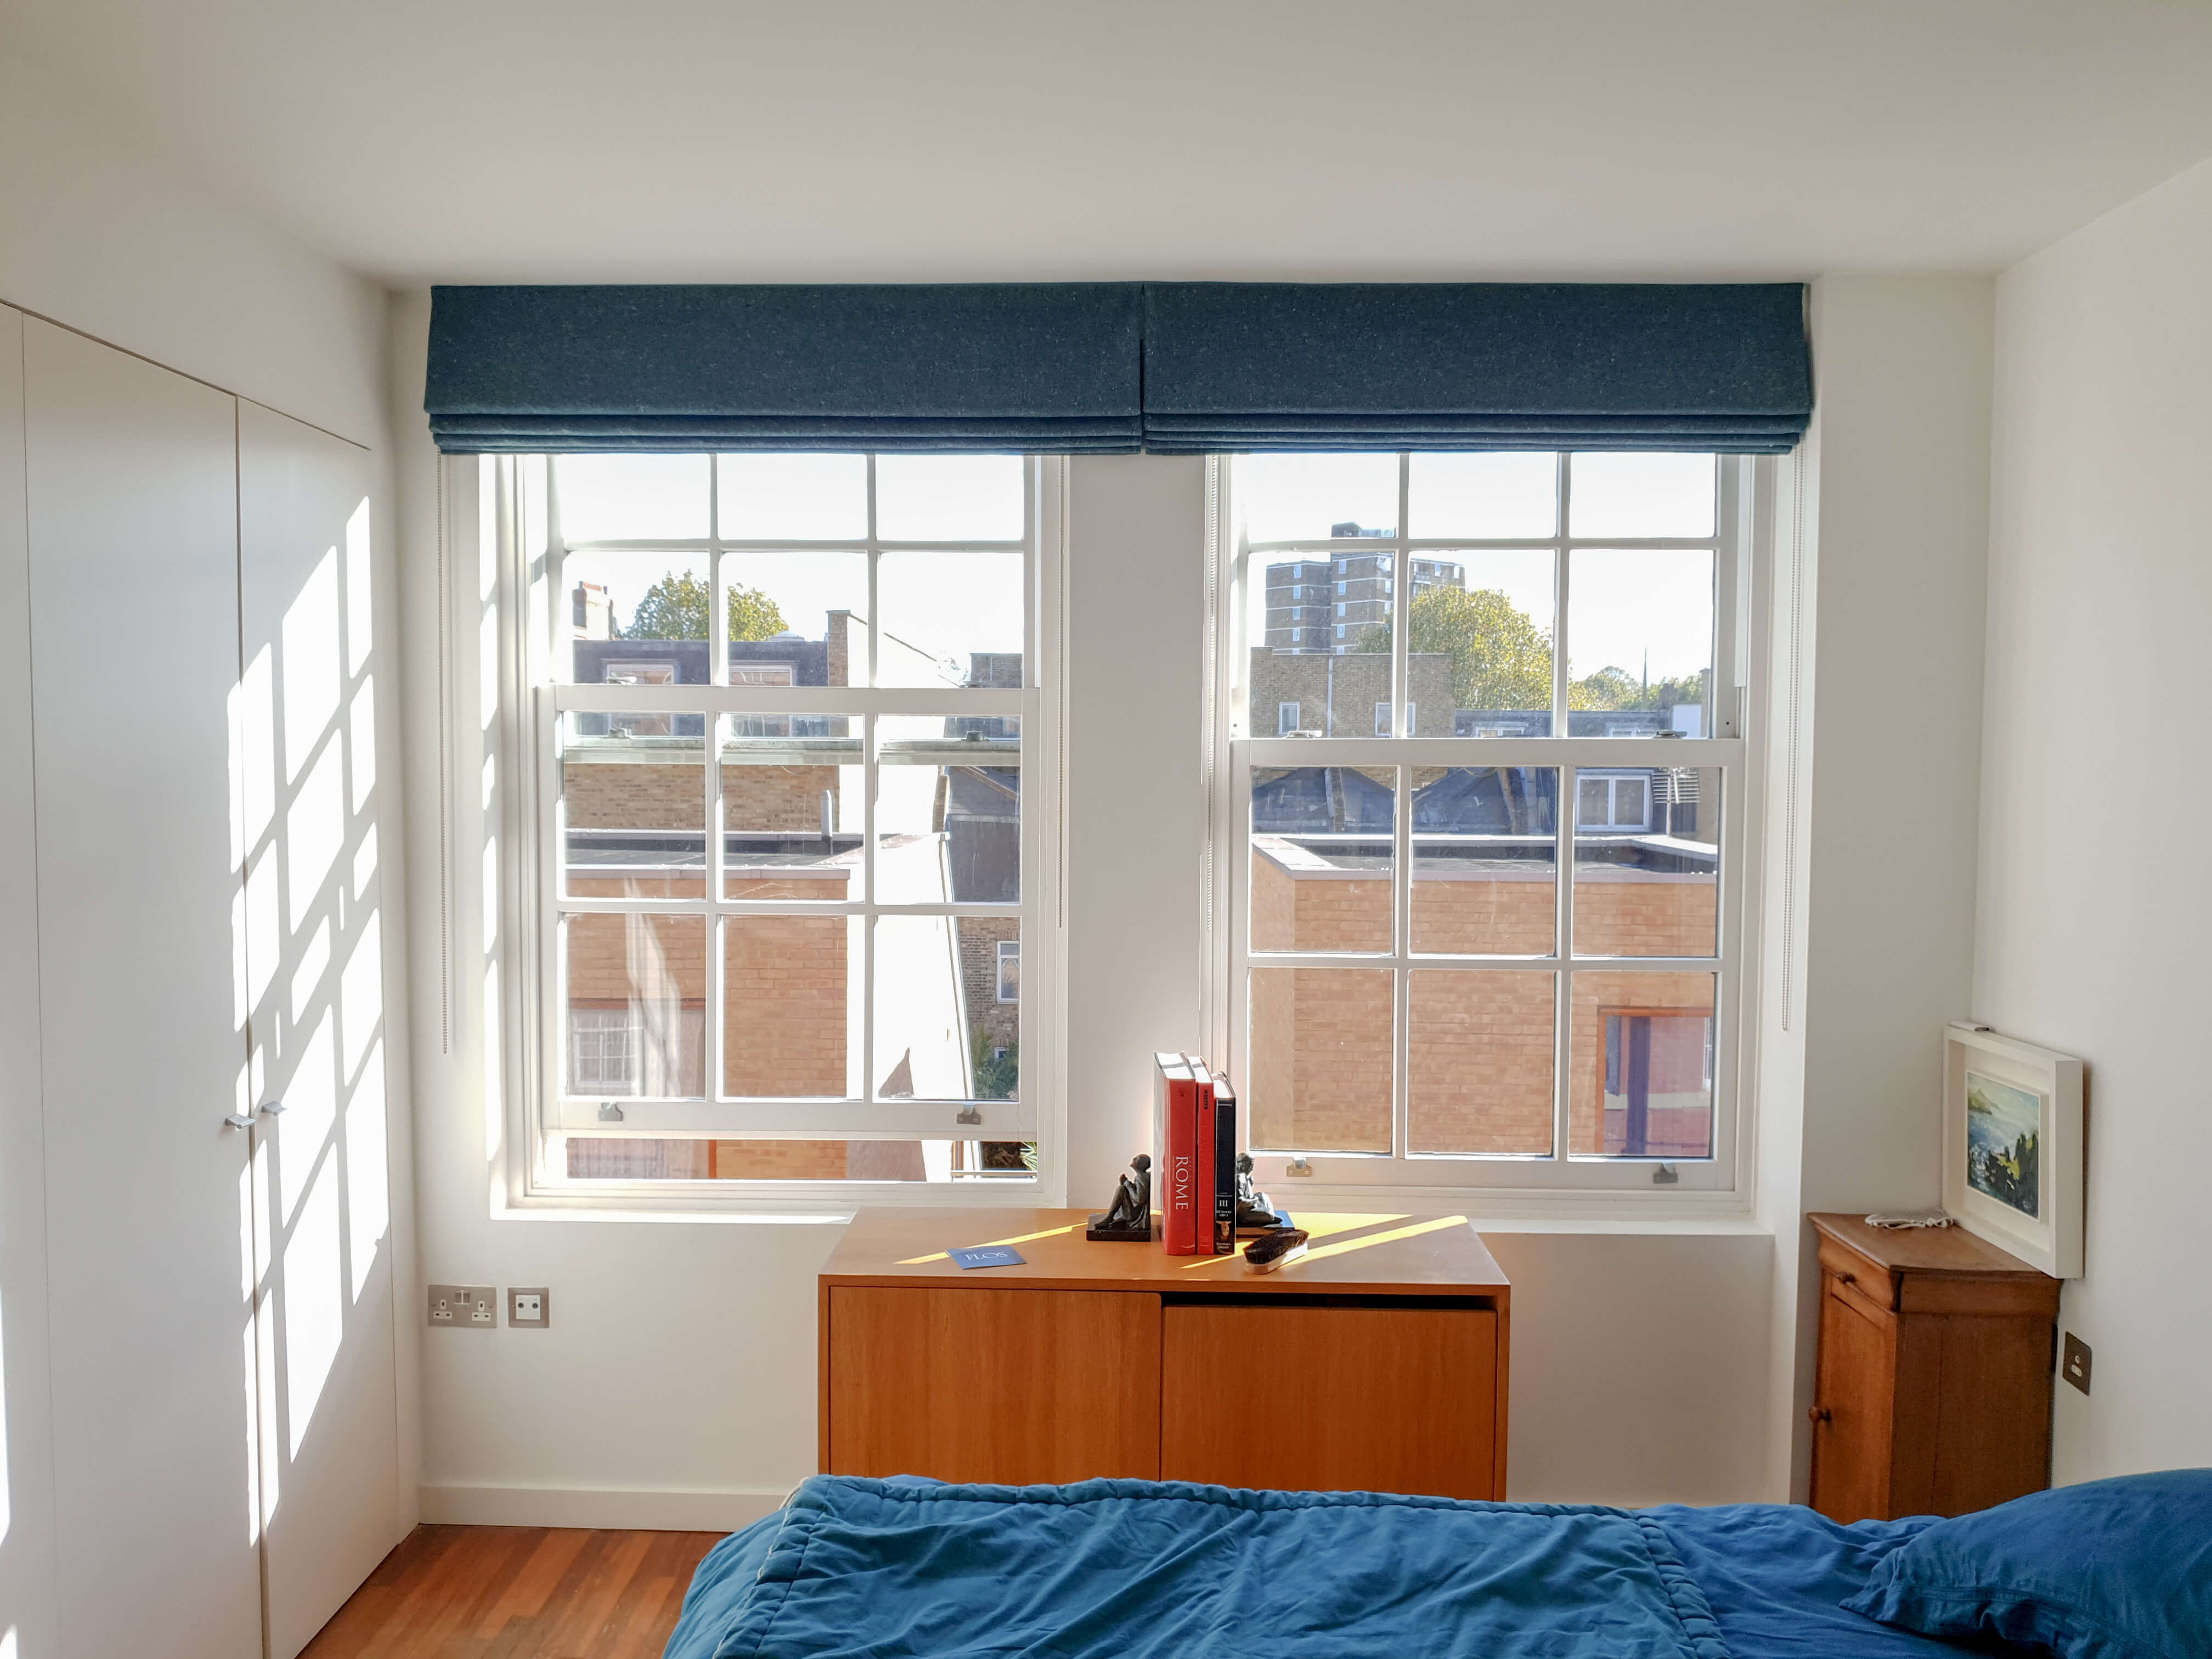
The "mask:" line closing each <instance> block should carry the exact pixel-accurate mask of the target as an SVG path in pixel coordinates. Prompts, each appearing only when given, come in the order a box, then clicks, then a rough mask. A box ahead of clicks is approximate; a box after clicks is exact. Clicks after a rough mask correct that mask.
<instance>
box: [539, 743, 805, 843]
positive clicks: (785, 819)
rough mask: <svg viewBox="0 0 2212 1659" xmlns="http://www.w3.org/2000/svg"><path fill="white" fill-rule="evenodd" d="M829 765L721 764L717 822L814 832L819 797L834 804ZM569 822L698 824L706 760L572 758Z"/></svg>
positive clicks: (592, 825) (565, 795) (589, 825)
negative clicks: (689, 762) (684, 763)
mask: <svg viewBox="0 0 2212 1659" xmlns="http://www.w3.org/2000/svg"><path fill="white" fill-rule="evenodd" d="M837 772H838V769H837V768H836V767H834V766H725V767H724V768H723V769H722V827H723V828H724V829H750V830H757V831H764V832H772V833H775V834H779V835H795V836H811V835H815V834H817V833H818V832H819V831H820V829H821V828H822V797H823V794H824V793H828V794H829V797H830V805H831V812H832V815H833V820H834V815H835V812H836V795H837ZM561 791H562V799H563V800H564V803H565V805H566V806H567V810H568V824H569V827H570V828H572V829H702V828H704V827H705V824H706V822H707V775H706V770H705V769H704V767H703V766H682V765H671V766H662V765H659V764H652V765H645V764H632V763H628V762H616V761H572V762H570V763H568V764H567V765H566V766H565V767H563V768H562V780H561Z"/></svg>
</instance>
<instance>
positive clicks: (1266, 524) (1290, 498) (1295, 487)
mask: <svg viewBox="0 0 2212 1659" xmlns="http://www.w3.org/2000/svg"><path fill="white" fill-rule="evenodd" d="M1236 466H1237V495H1238V498H1239V500H1240V501H1242V503H1243V513H1244V534H1245V537H1246V538H1247V539H1249V540H1250V541H1252V542H1255V543H1258V542H1291V541H1297V542H1310V541H1325V540H1328V538H1331V537H1369V536H1395V535H1396V534H1397V533H1398V529H1397V526H1398V458H1397V457H1396V456H1395V455H1331V454H1319V455H1239V456H1238V457H1237V461H1236Z"/></svg>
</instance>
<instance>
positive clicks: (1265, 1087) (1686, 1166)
mask: <svg viewBox="0 0 2212 1659" xmlns="http://www.w3.org/2000/svg"><path fill="white" fill-rule="evenodd" d="M1218 465H1219V466H1220V468H1221V470H1222V471H1223V473H1224V474H1225V477H1224V480H1223V483H1224V489H1223V491H1222V496H1223V501H1224V505H1223V509H1222V513H1223V517H1222V523H1221V528H1222V531H1223V538H1224V544H1225V546H1227V547H1228V548H1230V549H1231V552H1232V556H1231V558H1230V559H1228V560H1227V561H1225V565H1226V568H1225V572H1224V582H1225V592H1224V595H1223V604H1222V605H1221V606H1220V609H1219V612H1218V614H1219V616H1220V617H1221V619H1222V634H1221V636H1220V638H1219V640H1218V653H1219V655H1220V658H1221V659H1222V667H1221V671H1220V680H1219V682H1218V684H1219V690H1220V693H1221V696H1222V699H1223V707H1224V708H1225V720H1224V721H1223V725H1222V729H1221V735H1220V746H1219V748H1218V750H1217V753H1218V766H1217V771H1216V776H1217V778H1218V780H1219V782H1218V789H1219V791H1220V794H1219V799H1218V805H1217V808H1216V811H1217V814H1218V817H1219V819H1220V820H1222V821H1223V822H1225V823H1226V824H1227V825H1229V826H1231V827H1230V828H1228V829H1225V832H1224V834H1225V836H1226V837H1227V838H1226V839H1225V841H1224V842H1221V843H1220V845H1221V848H1222V855H1223V856H1225V857H1226V858H1227V859H1228V860H1229V864H1230V867H1231V871H1232V872H1233V873H1232V875H1231V882H1230V893H1229V898H1228V902H1227V904H1226V905H1225V907H1218V908H1217V909H1216V911H1215V913H1214V921H1213V938H1214V948H1213V953H1212V961H1213V963H1214V972H1215V974H1216V975H1217V976H1218V977H1217V981H1216V983H1217V985H1218V998H1217V1006H1218V1008H1219V1010H1220V1011H1221V1012H1220V1014H1219V1016H1218V1018H1219V1022H1220V1026H1219V1035H1218V1043H1219V1046H1220V1047H1221V1048H1222V1049H1223V1050H1224V1051H1225V1052H1226V1053H1227V1054H1229V1055H1230V1056H1231V1066H1230V1069H1231V1075H1232V1078H1233V1079H1234V1080H1235V1081H1236V1082H1237V1085H1239V1088H1240V1091H1241V1093H1242V1096H1243V1100H1244V1103H1245V1111H1246V1114H1247V1121H1248V1123H1249V1135H1250V1141H1251V1146H1252V1148H1253V1151H1254V1152H1255V1156H1257V1157H1258V1158H1260V1159H1261V1172H1262V1174H1263V1176H1268V1178H1270V1179H1273V1178H1275V1176H1274V1174H1273V1170H1280V1169H1281V1167H1282V1164H1280V1163H1278V1164H1274V1165H1273V1169H1272V1170H1271V1168H1270V1165H1269V1162H1268V1160H1269V1159H1271V1158H1273V1159H1279V1160H1283V1161H1285V1162H1287V1161H1288V1160H1290V1159H1291V1158H1299V1159H1303V1160H1304V1169H1306V1170H1312V1171H1314V1172H1315V1174H1316V1175H1317V1176H1319V1177H1320V1180H1319V1182H1316V1189H1317V1190H1326V1189H1327V1188H1328V1187H1329V1186H1332V1185H1333V1186H1337V1187H1346V1188H1349V1187H1358V1186H1363V1185H1371V1184H1374V1183H1376V1182H1393V1183H1401V1184H1404V1183H1412V1184H1417V1185H1428V1186H1433V1187H1443V1188H1470V1189H1474V1188H1481V1189H1487V1188H1501V1187H1504V1188H1526V1187H1532V1186H1533V1187H1540V1188H1541V1187H1553V1188H1584V1189H1592V1188H1594V1189H1598V1190H1619V1189H1623V1188H1635V1187H1645V1188H1648V1187H1649V1186H1650V1185H1651V1184H1652V1183H1653V1182H1654V1180H1655V1169H1656V1166H1657V1165H1660V1164H1665V1166H1666V1168H1665V1169H1664V1170H1661V1171H1658V1175H1657V1178H1658V1179H1659V1180H1660V1181H1661V1182H1662V1184H1663V1185H1665V1186H1666V1187H1668V1188H1670V1189H1680V1190H1685V1191H1696V1190H1700V1189H1702V1190H1706V1191H1711V1190H1713V1189H1716V1188H1726V1187H1728V1186H1729V1185H1731V1184H1732V1183H1733V1182H1734V1180H1735V1154H1734V1147H1735V1106H1736V1086H1737V1065H1736V1061H1737V1055H1736V1053H1735V1045H1736V1043H1737V1042H1738V1037H1737V1030H1738V1021H1737V1008H1738V1006H1739V1000H1740V993H1739V985H1738V975H1739V969H1740V963H1741V949H1742V940H1743V937H1744V933H1743V922H1742V914H1741V913H1742V910H1743V905H1742V902H1741V895H1742V894H1743V892H1744V891H1745V890H1746V886H1745V872H1746V867H1747V861H1748V854H1749V850H1750V848H1751V847H1752V846H1753V837H1752V836H1751V835H1750V832H1749V830H1748V829H1747V824H1746V822H1745V820H1746V818H1747V808H1748V801H1747V799H1745V792H1744V791H1743V789H1742V787H1741V781H1742V769H1743V768H1744V766H1745V765H1746V763H1747V735H1748V734H1747V732H1745V731H1744V730H1743V726H1742V722H1743V718H1744V711H1745V710H1746V709H1747V708H1751V707H1753V706H1754V704H1753V699H1752V697H1751V696H1750V690H1751V684H1750V675H1751V672H1752V670H1753V665H1754V663H1755V662H1756V660H1757V659H1758V652H1757V649H1756V645H1757V641H1758V638H1759V627H1758V623H1757V621H1756V619H1755V618H1753V617H1751V616H1750V613H1749V606H1748V603H1747V598H1746V595H1747V592H1748V591H1749V590H1748V581H1749V575H1750V570H1751V566H1752V562H1753V559H1754V558H1755V557H1756V556H1758V550H1757V549H1756V548H1754V547H1753V546H1750V545H1746V544H1741V537H1740V536H1739V533H1738V531H1737V528H1736V526H1738V525H1739V524H1740V523H1741V522H1742V521H1744V520H1745V519H1746V518H1747V514H1745V513H1743V512H1742V511H1741V502H1742V501H1743V500H1744V499H1745V495H1746V492H1747V491H1748V490H1749V489H1751V487H1752V483H1753V468H1754V466H1755V465H1757V464H1756V463H1754V462H1753V461H1752V460H1751V459H1747V458H1741V457H1732V456H1714V455H1711V454H1690V453H1641V452H1619V453H1614V452H1605V453H1535V452H1528V453H1522V452H1499V453H1400V454H1388V453H1329V454H1310V455H1288V454H1281V455H1277V454H1267V455H1250V456H1237V457H1235V458H1233V459H1228V460H1225V461H1222V462H1220V463H1218ZM1377 526H1379V527H1377ZM1353 537H1357V538H1359V541H1360V543H1361V546H1360V548H1359V550H1358V552H1357V553H1356V554H1354V553H1352V551H1350V550H1348V549H1347V548H1346V542H1347V540H1348V539H1349V538H1353ZM1325 553H1326V554H1329V555H1332V556H1334V559H1335V564H1334V568H1335V569H1336V570H1337V571H1338V572H1339V573H1340V575H1341V576H1342V579H1343V580H1345V581H1346V583H1347V584H1348V588H1347V589H1346V590H1340V591H1341V593H1342V597H1341V600H1340V603H1341V604H1342V605H1343V606H1344V607H1346V621H1345V623H1342V624H1340V625H1339V626H1338V627H1337V628H1336V629H1335V630H1334V637H1330V638H1327V639H1324V640H1322V641H1316V643H1315V644H1313V645H1311V646H1308V645H1306V644H1305V643H1304V641H1301V640H1294V639H1291V638H1289V637H1287V636H1285V635H1282V634H1280V633H1269V632H1266V631H1263V620H1262V612H1261V604H1260V601H1259V599H1257V597H1256V596H1257V595H1258V594H1260V593H1261V592H1262V591H1263V590H1264V588H1265V586H1267V582H1268V581H1269V580H1271V573H1272V572H1273V571H1274V570H1275V569H1276V568H1278V567H1279V566H1283V565H1286V564H1298V563H1302V562H1306V561H1310V560H1311V559H1313V558H1315V557H1316V556H1322V555H1323V554H1325ZM1399 569H1402V570H1404V571H1405V572H1406V573H1407V581H1405V582H1403V583H1395V582H1394V581H1392V580H1390V577H1391V576H1392V574H1393V573H1394V572H1395V571H1397V570H1399ZM1347 572H1348V574H1346V573H1347ZM1292 701H1295V702H1297V704H1298V707H1299V709H1300V711H1301V714H1302V716H1303V718H1302V720H1301V722H1300V724H1301V726H1303V727H1304V729H1305V730H1306V731H1307V732H1310V733H1311V734H1312V735H1310V736H1307V737H1305V738H1300V739H1298V740H1297V741H1296V742H1291V741H1288V740H1285V728H1284V727H1283V726H1282V724H1281V721H1280V718H1279V714H1278V716H1277V718H1276V720H1274V722H1273V725H1274V730H1273V732H1268V731H1267V730H1265V729H1264V726H1263V724H1262V722H1261V721H1259V720H1253V719H1251V718H1249V717H1248V714H1247V711H1248V710H1250V711H1279V710H1280V709H1282V708H1285V707H1286V706H1287V705H1288V704H1289V703H1290V702H1292ZM1370 715H1371V719H1370ZM1370 733H1371V735H1370ZM1659 750H1664V751H1665V755H1664V763H1663V764H1656V763H1655V760H1656V756H1657V751H1659Z"/></svg>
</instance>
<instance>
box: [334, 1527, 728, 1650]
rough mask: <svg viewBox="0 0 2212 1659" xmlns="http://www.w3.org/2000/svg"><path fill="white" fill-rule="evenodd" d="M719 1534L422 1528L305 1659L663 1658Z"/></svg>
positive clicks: (376, 1574)
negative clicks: (695, 1573)
mask: <svg viewBox="0 0 2212 1659" xmlns="http://www.w3.org/2000/svg"><path fill="white" fill-rule="evenodd" d="M721 1536H722V1534H720V1533H715V1532H589V1531H585V1530H582V1529H580V1528H550V1527H417V1528H416V1529H415V1530H414V1531H413V1532H412V1533H411V1534H409V1535H408V1537H407V1539H406V1540H405V1541H404V1542H403V1543H402V1544H401V1545H400V1546H399V1547H398V1549H396V1550H394V1551H392V1553H391V1554H390V1555H388V1556H386V1557H385V1559H384V1565H382V1566H380V1567H379V1568H378V1569H377V1570H376V1571H375V1572H374V1573H373V1574H371V1575H370V1576H369V1580H368V1583H365V1584H363V1585H362V1587H361V1588H360V1589H357V1590H356V1591H355V1592H354V1595H353V1599H352V1600H351V1601H348V1602H347V1603H346V1604H345V1606H344V1607H341V1608H339V1609H338V1613H337V1617H336V1618H334V1619H332V1620H331V1622H330V1623H329V1624H327V1625H325V1626H324V1627H323V1632H322V1634H321V1635H319V1636H318V1637H316V1638H315V1639H314V1640H313V1641H312V1642H310V1643H309V1644H307V1650H306V1652H305V1653H304V1654H303V1655H302V1656H301V1659H660V1650H661V1649H662V1648H663V1647H665V1645H666V1644H667V1642H668V1632H670V1631H671V1629H673V1628H674V1627H675V1624H676V1614H677V1612H678V1609H679V1608H680V1607H682V1606H683V1603H684V1590H685V1589H686V1588H688V1587H689V1586H690V1583H691V1570H692V1569H693V1568H694V1567H696V1566H697V1565H699V1558H700V1557H701V1556H702V1555H704V1554H706V1553H707V1552H708V1549H709V1548H710V1547H713V1545H714V1542H715V1541H716V1540H717V1539H719V1538H720V1537H721Z"/></svg>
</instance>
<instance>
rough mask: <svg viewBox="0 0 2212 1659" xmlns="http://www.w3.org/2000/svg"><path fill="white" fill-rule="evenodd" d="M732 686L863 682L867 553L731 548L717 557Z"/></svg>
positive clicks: (866, 676)
mask: <svg viewBox="0 0 2212 1659" xmlns="http://www.w3.org/2000/svg"><path fill="white" fill-rule="evenodd" d="M722 588H723V604H724V605H726V607H727V609H728V611H729V616H730V621H729V629H730V683H731V684H732V685H747V684H750V685H866V684H867V683H868V556H867V555H866V554H865V553H732V554H728V555H726V556H725V557H724V558H723V560H722Z"/></svg>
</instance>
